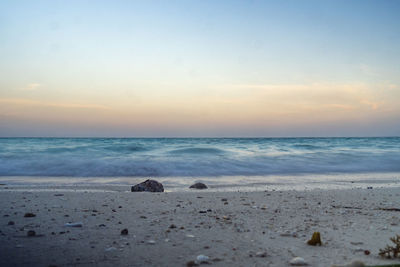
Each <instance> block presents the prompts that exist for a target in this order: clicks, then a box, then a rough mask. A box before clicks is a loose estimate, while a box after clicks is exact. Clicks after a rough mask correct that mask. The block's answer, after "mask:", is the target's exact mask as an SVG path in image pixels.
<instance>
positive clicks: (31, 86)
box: [23, 83, 42, 91]
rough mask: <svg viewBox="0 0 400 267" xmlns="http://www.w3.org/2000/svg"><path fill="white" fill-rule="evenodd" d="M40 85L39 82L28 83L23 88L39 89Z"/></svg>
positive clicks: (28, 89) (29, 89)
mask: <svg viewBox="0 0 400 267" xmlns="http://www.w3.org/2000/svg"><path fill="white" fill-rule="evenodd" d="M40 86H42V85H41V84H40V83H30V84H27V85H26V86H25V87H24V88H23V90H27V91H33V90H37V89H39V87H40Z"/></svg>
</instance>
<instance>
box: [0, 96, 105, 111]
mask: <svg viewBox="0 0 400 267" xmlns="http://www.w3.org/2000/svg"><path fill="white" fill-rule="evenodd" d="M0 103H6V104H12V105H23V106H41V107H55V108H70V109H102V110H110V108H109V107H107V106H103V105H97V104H77V103H61V102H42V101H36V100H31V99H25V98H0Z"/></svg>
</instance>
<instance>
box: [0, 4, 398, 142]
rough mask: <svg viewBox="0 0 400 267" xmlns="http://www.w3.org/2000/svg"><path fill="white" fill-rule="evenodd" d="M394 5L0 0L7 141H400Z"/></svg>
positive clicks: (1, 112)
mask: <svg viewBox="0 0 400 267" xmlns="http://www.w3.org/2000/svg"><path fill="white" fill-rule="evenodd" d="M399 14H400V1H387V0H377V1H368V0H360V1H351V0H335V1H329V0H324V1H320V0H317V1H311V0H302V1H297V0H294V1H267V0H266V1H250V0H247V1H233V0H230V1H223V0H217V1H208V0H205V1H203V0H202V1H200V0H198V1H194V0H190V1H174V0H170V1H151V0H149V1H147V0H146V1H82V0H80V1H66V0H65V1H54V0H52V1H50V0H49V1H20V0H15V1H12V0H9V1H7V0H4V1H0V136H3V137H19V136H26V137H37V136H42V137H51V136H54V137H294V136H400V16H399Z"/></svg>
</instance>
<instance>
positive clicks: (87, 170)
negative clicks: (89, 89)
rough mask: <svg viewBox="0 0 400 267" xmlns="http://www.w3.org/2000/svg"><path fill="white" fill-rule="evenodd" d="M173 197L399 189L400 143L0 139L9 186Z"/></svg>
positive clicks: (0, 162)
mask: <svg viewBox="0 0 400 267" xmlns="http://www.w3.org/2000/svg"><path fill="white" fill-rule="evenodd" d="M145 179H156V180H158V181H161V182H162V183H163V184H164V187H165V188H166V190H167V191H179V190H189V189H188V187H189V186H190V184H192V183H194V182H204V183H206V184H207V185H208V186H209V187H210V189H211V190H284V189H313V188H348V187H351V188H353V187H360V188H362V187H366V188H371V187H372V188H373V187H381V186H399V185H400V184H399V183H400V137H374V138H355V137H351V138H0V183H2V184H3V185H4V184H5V185H15V186H18V185H24V186H26V185H86V186H88V185H89V186H90V185H109V186H113V185H115V186H125V185H126V186H128V185H133V184H135V183H137V182H141V181H143V180H145Z"/></svg>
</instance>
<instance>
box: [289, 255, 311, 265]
mask: <svg viewBox="0 0 400 267" xmlns="http://www.w3.org/2000/svg"><path fill="white" fill-rule="evenodd" d="M289 263H290V265H293V266H306V265H308V263H307V262H306V261H305V260H304V259H303V258H301V257H295V258H293V259H291V260H290V261H289Z"/></svg>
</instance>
